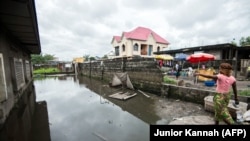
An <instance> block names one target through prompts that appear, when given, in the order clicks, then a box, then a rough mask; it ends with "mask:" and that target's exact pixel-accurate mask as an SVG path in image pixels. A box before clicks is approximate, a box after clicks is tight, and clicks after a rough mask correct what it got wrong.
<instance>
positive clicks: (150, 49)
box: [148, 45, 153, 56]
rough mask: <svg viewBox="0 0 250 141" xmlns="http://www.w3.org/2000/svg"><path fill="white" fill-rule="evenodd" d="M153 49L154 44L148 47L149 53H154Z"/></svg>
mask: <svg viewBox="0 0 250 141" xmlns="http://www.w3.org/2000/svg"><path fill="white" fill-rule="evenodd" d="M152 50H153V46H152V45H149V47H148V55H149V56H151V55H152Z"/></svg>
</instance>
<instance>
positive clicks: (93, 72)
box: [78, 58, 163, 95]
mask: <svg viewBox="0 0 250 141" xmlns="http://www.w3.org/2000/svg"><path fill="white" fill-rule="evenodd" d="M101 64H103V65H101ZM78 66H79V72H78V73H79V74H82V75H84V76H89V77H92V78H97V79H100V80H104V81H106V82H107V83H110V82H111V81H112V79H113V76H114V74H115V73H120V72H127V73H128V75H129V78H130V80H131V82H132V84H133V86H134V87H135V88H136V89H141V90H143V91H146V92H150V93H154V94H157V95H161V87H162V82H163V74H162V72H161V70H160V69H159V68H158V66H157V62H156V61H155V60H154V59H151V58H139V59H133V60H128V59H126V58H123V59H116V60H104V61H103V62H101V61H92V62H87V63H82V64H79V65H78Z"/></svg>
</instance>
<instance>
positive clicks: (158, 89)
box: [79, 58, 249, 104]
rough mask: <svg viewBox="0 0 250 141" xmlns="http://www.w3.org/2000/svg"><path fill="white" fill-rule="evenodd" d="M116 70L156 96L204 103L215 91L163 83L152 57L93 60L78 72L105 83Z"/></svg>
mask: <svg viewBox="0 0 250 141" xmlns="http://www.w3.org/2000/svg"><path fill="white" fill-rule="evenodd" d="M101 64H103V66H102V65H101ZM117 72H127V73H128V74H129V77H130V80H131V82H132V84H133V85H134V87H135V88H136V89H140V90H143V91H145V92H149V93H153V94H156V95H158V96H166V97H168V98H174V99H181V100H184V101H190V102H193V103H198V104H204V98H205V97H206V96H209V95H214V93H215V91H211V90H205V89H201V88H195V87H187V86H178V85H173V84H166V83H164V82H163V74H162V72H161V70H160V68H159V67H158V65H157V63H156V61H154V60H153V59H145V58H141V59H133V60H127V59H120V60H104V61H103V62H102V63H101V61H94V62H87V63H83V64H79V74H82V75H84V76H89V77H92V78H96V79H100V80H104V81H107V83H109V82H111V80H112V78H113V75H114V73H117ZM232 99H233V97H232ZM247 99H249V97H241V96H239V100H240V101H242V102H247Z"/></svg>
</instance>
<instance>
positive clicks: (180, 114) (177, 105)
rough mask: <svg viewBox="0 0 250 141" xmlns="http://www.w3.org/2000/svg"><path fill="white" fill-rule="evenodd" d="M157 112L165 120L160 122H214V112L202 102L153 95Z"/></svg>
mask: <svg viewBox="0 0 250 141" xmlns="http://www.w3.org/2000/svg"><path fill="white" fill-rule="evenodd" d="M152 98H153V99H154V100H155V111H156V114H157V115H158V116H159V117H161V118H162V119H163V120H162V121H160V122H159V123H158V124H213V123H214V122H213V113H211V112H208V111H206V110H205V109H204V106H203V105H201V104H195V103H191V102H186V101H181V100H178V99H177V100H175V99H167V98H162V97H158V96H152Z"/></svg>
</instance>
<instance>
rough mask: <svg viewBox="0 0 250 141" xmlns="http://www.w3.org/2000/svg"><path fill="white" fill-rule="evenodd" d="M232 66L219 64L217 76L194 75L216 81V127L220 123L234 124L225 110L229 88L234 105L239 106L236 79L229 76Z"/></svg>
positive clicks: (229, 95)
mask: <svg viewBox="0 0 250 141" xmlns="http://www.w3.org/2000/svg"><path fill="white" fill-rule="evenodd" d="M231 73H232V66H231V65H230V64H229V63H221V64H220V68H219V74H217V75H205V74H200V73H196V74H195V75H196V76H203V77H206V78H212V79H214V81H216V84H217V86H216V93H215V95H214V97H213V102H214V112H215V115H214V117H215V124H216V125H218V124H219V122H220V121H222V120H223V121H224V122H225V123H226V124H228V125H230V124H234V123H235V122H234V120H233V118H232V116H231V115H230V113H229V110H228V108H227V106H228V104H229V101H230V99H231V93H230V88H231V87H232V88H233V93H234V100H235V104H237V105H238V104H239V100H238V96H237V87H236V79H235V77H234V76H232V75H231Z"/></svg>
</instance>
